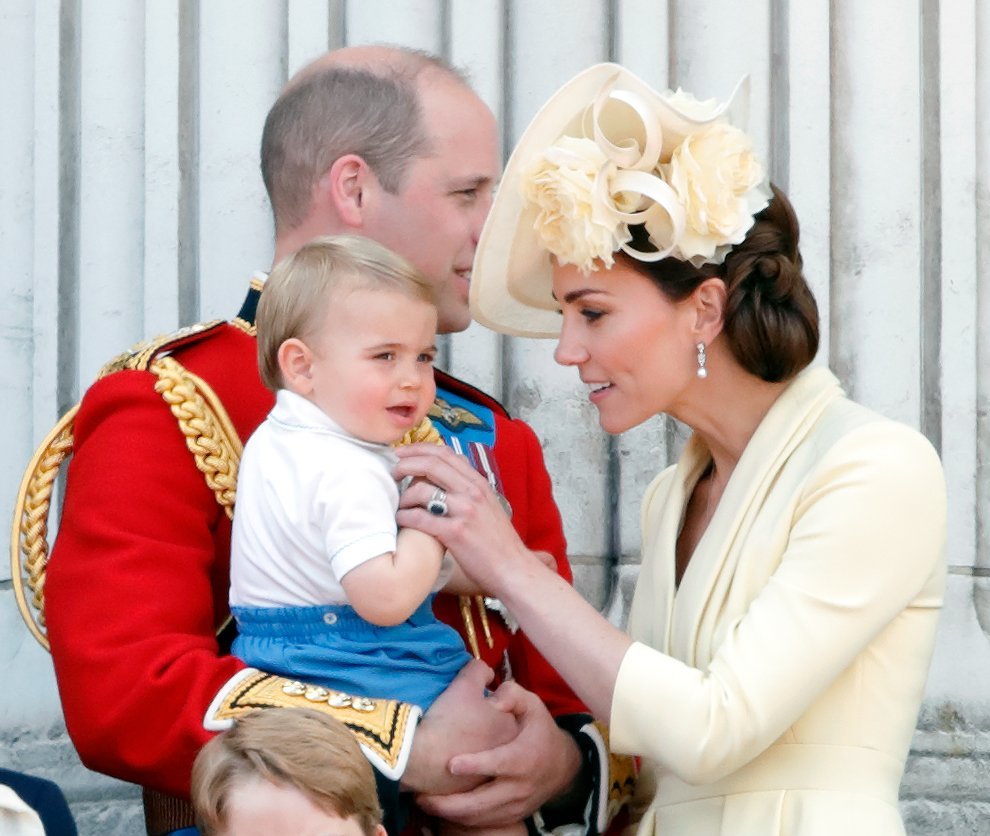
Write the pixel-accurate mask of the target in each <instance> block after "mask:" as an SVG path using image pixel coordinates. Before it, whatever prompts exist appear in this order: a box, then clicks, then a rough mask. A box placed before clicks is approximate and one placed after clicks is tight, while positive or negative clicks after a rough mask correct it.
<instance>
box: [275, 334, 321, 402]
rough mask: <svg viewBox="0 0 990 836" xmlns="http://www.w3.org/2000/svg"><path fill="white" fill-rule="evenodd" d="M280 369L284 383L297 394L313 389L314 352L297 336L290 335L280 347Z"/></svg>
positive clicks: (305, 393)
mask: <svg viewBox="0 0 990 836" xmlns="http://www.w3.org/2000/svg"><path fill="white" fill-rule="evenodd" d="M278 369H279V371H280V372H281V373H282V385H283V386H285V388H286V389H288V390H289V391H290V392H295V393H296V394H297V395H308V394H310V393H311V392H312V391H313V352H312V351H311V350H310V348H309V346H308V345H306V343H304V342H303V341H302V340H300V339H298V338H297V337H290V338H289V339H287V340H286V341H285V342H284V343H282V344H281V345H280V346H279V347H278Z"/></svg>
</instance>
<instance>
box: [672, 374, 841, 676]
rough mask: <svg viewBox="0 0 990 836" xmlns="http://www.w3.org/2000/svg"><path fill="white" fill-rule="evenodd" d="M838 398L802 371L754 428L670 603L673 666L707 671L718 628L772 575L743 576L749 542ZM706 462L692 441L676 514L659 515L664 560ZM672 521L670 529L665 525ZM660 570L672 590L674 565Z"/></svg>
mask: <svg viewBox="0 0 990 836" xmlns="http://www.w3.org/2000/svg"><path fill="white" fill-rule="evenodd" d="M841 396H842V390H841V388H840V387H839V383H838V381H837V380H836V379H835V377H834V376H833V375H832V373H831V372H829V371H828V370H827V369H824V368H812V369H808V370H806V371H804V372H802V373H801V374H800V375H798V376H797V377H796V378H795V379H794V381H793V382H792V383H791V385H790V386H788V387H787V389H785V390H784V392H783V393H782V394H781V396H780V397H779V398H778V399H777V401H776V403H774V405H773V406H772V407H771V408H770V411H769V412H768V413H767V414H766V416H765V417H764V419H763V421H762V422H761V423H760V425H759V427H757V430H756V432H755V433H754V434H753V437H752V439H750V442H749V444H747V445H746V449H745V451H744V452H743V455H742V457H741V458H740V459H739V463H738V464H737V465H736V469H735V471H733V473H732V477H731V478H730V480H729V483H728V484H727V485H726V488H725V492H724V493H723V495H722V499H721V501H720V502H719V505H718V508H717V509H716V511H715V514H714V516H713V517H712V520H711V522H710V523H709V525H708V529H707V530H706V531H705V534H704V536H703V537H702V538H701V540H700V542H699V543H698V546H697V548H696V549H695V552H694V555H693V556H692V558H691V562H690V564H689V565H688V569H687V571H686V572H685V574H684V578H683V579H682V582H681V586H680V588H679V589H678V590H677V593H676V595H674V596H673V600H672V612H671V614H670V618H669V630H668V636H667V641H666V642H665V645H666V646H667V650H668V652H670V653H671V654H672V655H673V656H675V657H676V658H678V659H682V660H683V661H685V662H687V663H688V664H690V665H693V666H695V667H698V668H700V669H702V670H704V669H707V667H708V664H709V662H710V661H711V658H712V656H713V655H714V653H715V650H716V649H717V647H718V644H719V643H720V641H721V634H720V632H719V630H720V628H722V629H724V628H725V627H727V626H728V625H729V624H730V623H731V622H733V621H735V619H736V618H738V617H741V616H742V615H743V613H744V612H745V609H746V608H748V606H749V602H751V601H752V599H753V598H754V597H755V596H756V595H757V594H758V593H759V590H760V589H762V587H763V585H764V584H765V582H766V578H767V577H768V574H769V573H772V571H773V570H774V569H775V568H776V566H765V567H763V568H762V569H761V570H757V571H747V569H750V570H752V569H755V568H756V567H748V566H745V565H742V566H741V565H740V559H741V558H742V556H743V555H744V553H745V548H744V547H745V544H746V542H747V538H748V536H749V534H750V532H751V529H752V526H753V523H754V521H755V520H756V519H757V518H758V516H759V514H760V511H761V509H762V508H763V505H764V502H765V500H766V497H767V495H768V493H769V492H770V491H771V490H772V488H773V485H774V483H775V481H776V478H777V476H778V474H779V473H780V471H781V469H782V468H783V467H784V466H785V464H786V463H787V461H788V458H789V457H790V455H791V454H792V453H793V452H794V450H795V448H796V447H797V446H798V445H799V444H801V442H802V441H803V440H804V439H805V438H806V437H807V435H808V433H809V432H810V431H811V429H812V428H813V427H814V426H815V424H816V422H817V421H818V419H819V417H820V416H821V414H822V412H823V411H824V410H825V408H826V407H827V406H828V404H829V403H831V402H832V401H833V400H835V399H836V398H839V397H841ZM709 459H710V454H709V452H708V450H707V448H706V447H705V445H704V444H703V443H702V442H701V440H700V439H699V438H698V437H697V436H693V437H692V438H691V439H690V441H689V442H688V444H687V446H686V448H685V450H684V454H683V456H682V457H681V460H680V462H679V463H678V466H677V471H676V474H675V479H674V483H675V487H673V489H672V491H671V494H672V496H671V498H672V499H673V498H674V496H676V497H677V503H676V508H673V507H671V508H669V509H665V513H664V517H665V521H664V522H665V524H664V525H663V527H662V539H659V540H658V541H657V542H658V543H660V544H662V551H665V552H666V553H668V554H670V555H673V554H674V553H675V547H676V542H677V534H678V532H679V530H680V520H681V518H682V517H683V513H684V508H685V507H686V498H687V497H688V496H689V495H690V491H691V490H692V489H693V487H694V484H695V483H696V482H697V480H698V478H699V477H700V475H701V473H702V471H703V470H704V469H705V467H707V464H708V461H709ZM672 504H673V503H672ZM668 510H669V511H670V513H667V511H668ZM671 520H674V521H675V522H676V525H675V526H671V525H670V521H671ZM658 533H659V532H658ZM668 549H669V551H667V550H668ZM664 562H665V563H666V564H668V571H669V572H670V573H671V579H670V588H671V589H673V563H674V561H673V560H672V559H670V560H665V561H664ZM737 610H738V611H737Z"/></svg>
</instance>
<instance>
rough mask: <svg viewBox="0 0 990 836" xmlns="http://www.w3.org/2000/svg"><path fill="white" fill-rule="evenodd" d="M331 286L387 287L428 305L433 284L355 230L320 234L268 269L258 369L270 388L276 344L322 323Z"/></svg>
mask: <svg viewBox="0 0 990 836" xmlns="http://www.w3.org/2000/svg"><path fill="white" fill-rule="evenodd" d="M337 288H346V289H350V290H359V289H360V290H387V291H394V292H398V293H402V294H404V295H406V296H408V297H409V298H411V299H420V300H422V301H424V302H429V303H431V304H433V302H434V292H433V286H432V285H431V284H430V283H429V281H428V280H427V279H426V277H425V276H423V274H422V273H420V272H419V270H417V269H416V268H415V267H413V265H412V264H410V263H409V262H408V261H406V259H404V258H402V256H400V255H397V254H396V253H394V252H392V251H391V250H389V249H387V248H386V247H383V246H382V245H381V244H379V243H377V242H376V241H372V240H371V239H370V238H364V237H362V236H360V235H324V236H321V237H319V238H314V239H313V240H312V241H309V242H308V243H306V244H304V245H303V246H302V247H300V248H299V249H298V250H296V252H294V253H292V254H291V255H289V256H287V257H285V258H284V259H282V260H281V261H280V262H279V263H278V264H276V265H275V267H274V268H272V272H271V275H270V276H269V277H268V280H267V281H266V282H265V287H264V289H263V290H262V292H261V299H260V301H259V302H258V311H257V315H256V317H255V326H256V328H257V332H258V371H259V373H260V374H261V381H262V383H264V384H265V386H267V387H268V388H269V389H271V390H272V391H273V392H275V391H278V390H279V389H280V388H282V383H283V381H282V373H281V371H280V369H279V364H278V350H279V347H280V346H281V345H282V343H284V342H285V341H286V340H288V339H292V338H293V337H295V338H297V339H300V340H303V341H304V342H305V341H306V339H307V338H309V337H311V336H312V334H313V332H314V330H315V329H316V328H318V327H319V326H320V325H322V322H323V317H324V316H325V315H326V312H327V309H328V305H329V304H331V301H330V300H331V294H332V292H333V291H334V290H335V289H337Z"/></svg>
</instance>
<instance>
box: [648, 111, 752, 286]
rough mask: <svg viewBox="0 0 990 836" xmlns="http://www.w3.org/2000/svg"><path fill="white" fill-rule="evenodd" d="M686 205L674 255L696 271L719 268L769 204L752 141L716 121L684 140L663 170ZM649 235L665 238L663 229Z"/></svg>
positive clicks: (733, 128) (654, 230) (735, 129)
mask: <svg viewBox="0 0 990 836" xmlns="http://www.w3.org/2000/svg"><path fill="white" fill-rule="evenodd" d="M660 169H661V172H662V174H663V177H664V179H665V180H666V181H667V182H668V183H670V185H671V186H672V187H673V189H674V191H676V192H677V195H678V197H679V198H680V200H681V203H682V205H683V206H684V209H685V213H686V224H685V228H684V232H683V234H682V235H681V237H680V239H679V240H677V241H676V242H674V250H673V255H674V256H675V257H677V258H679V259H681V260H682V261H689V262H691V264H693V265H694V266H695V267H700V266H701V265H702V264H706V263H707V264H721V263H722V262H723V261H724V260H725V256H726V255H727V254H728V253H729V250H731V249H732V247H733V246H734V245H736V244H739V243H741V242H742V241H743V239H744V238H745V237H746V233H747V232H748V231H749V228H750V227H751V226H752V225H753V216H754V215H756V213H757V212H759V211H760V210H761V209H763V208H764V207H765V206H766V205H767V204H768V203H769V202H770V190H769V189H768V188H767V187H766V178H765V173H764V169H763V165H762V164H761V163H760V161H759V160H758V159H757V158H756V155H755V154H754V153H753V146H752V142H751V141H750V138H749V137H748V136H747V135H746V134H745V133H743V131H741V130H739V129H738V128H736V127H733V126H732V125H730V124H728V123H726V122H715V123H713V124H711V125H709V126H707V127H706V128H704V129H703V130H701V131H699V132H698V133H696V134H692V135H691V136H688V137H686V138H685V139H684V141H683V142H682V143H681V144H680V145H679V146H678V147H677V149H676V150H675V151H674V153H673V155H672V156H671V159H670V163H668V164H666V165H661V166H660ZM646 229H647V231H648V232H649V233H650V235H651V237H654V236H655V237H656V238H657V240H658V241H659V240H664V235H665V234H666V232H667V230H666V227H665V226H657V228H656V229H654V226H653V225H651V220H650V218H647V221H646Z"/></svg>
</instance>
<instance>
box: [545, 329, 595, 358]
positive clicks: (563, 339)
mask: <svg viewBox="0 0 990 836" xmlns="http://www.w3.org/2000/svg"><path fill="white" fill-rule="evenodd" d="M553 359H554V360H556V361H557V362H558V363H559V364H560V365H561V366H576V365H578V364H579V363H583V362H584V361H585V360H587V359H588V352H587V350H585V349H584V347H583V346H581V344H580V343H579V342H578V341H577V340H576V339H574V338H573V337H572V336H571V333H570V329H569V328H568V327H567V324H566V323H565V324H564V325H563V327H561V329H560V337H559V338H558V339H557V347H556V348H555V349H554V352H553Z"/></svg>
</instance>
